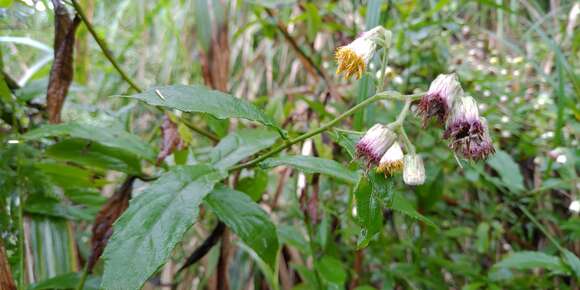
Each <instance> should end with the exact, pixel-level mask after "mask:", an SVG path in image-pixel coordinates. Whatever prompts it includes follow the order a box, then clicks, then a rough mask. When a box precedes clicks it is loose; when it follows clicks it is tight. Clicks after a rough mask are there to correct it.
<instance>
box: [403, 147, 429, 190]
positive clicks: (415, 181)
mask: <svg viewBox="0 0 580 290" xmlns="http://www.w3.org/2000/svg"><path fill="white" fill-rule="evenodd" d="M403 181H404V182H405V184H408V185H421V184H423V183H425V166H424V165H423V158H421V156H419V155H410V154H408V155H405V160H404V167H403Z"/></svg>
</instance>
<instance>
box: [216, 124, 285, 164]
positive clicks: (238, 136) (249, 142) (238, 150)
mask: <svg viewBox="0 0 580 290" xmlns="http://www.w3.org/2000/svg"><path fill="white" fill-rule="evenodd" d="M276 139H278V135H277V134H276V133H274V132H272V131H269V130H265V129H241V130H238V131H236V132H234V133H231V134H229V135H228V136H226V137H225V138H223V139H222V140H221V141H220V142H219V144H218V145H216V146H215V147H214V148H213V149H212V151H211V152H210V160H211V161H210V162H211V163H212V164H213V165H214V166H215V167H217V168H222V169H225V168H227V167H230V166H232V165H234V164H236V163H238V162H240V161H241V160H243V159H245V158H247V157H249V156H252V155H254V154H256V153H257V152H259V151H261V150H263V149H266V148H268V147H270V146H272V145H273V144H274V142H276Z"/></svg>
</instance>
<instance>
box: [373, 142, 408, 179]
mask: <svg viewBox="0 0 580 290" xmlns="http://www.w3.org/2000/svg"><path fill="white" fill-rule="evenodd" d="M403 157H404V155H403V149H401V146H400V145H399V142H395V143H394V144H393V145H392V146H391V148H389V150H387V152H386V153H385V155H383V157H382V158H381V161H380V162H379V166H378V167H377V172H379V173H384V174H385V175H392V174H394V173H396V172H400V171H401V170H403Z"/></svg>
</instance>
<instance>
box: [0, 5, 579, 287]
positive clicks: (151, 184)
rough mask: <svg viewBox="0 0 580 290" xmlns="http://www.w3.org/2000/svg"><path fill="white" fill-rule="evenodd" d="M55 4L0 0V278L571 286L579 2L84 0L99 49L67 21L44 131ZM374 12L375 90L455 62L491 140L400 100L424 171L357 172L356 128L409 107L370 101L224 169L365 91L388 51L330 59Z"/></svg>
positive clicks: (431, 74)
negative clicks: (363, 59) (59, 103)
mask: <svg viewBox="0 0 580 290" xmlns="http://www.w3.org/2000/svg"><path fill="white" fill-rule="evenodd" d="M53 2H54V3H56V2H60V1H53ZM53 2H50V1H19V0H17V1H11V0H8V1H6V0H4V1H0V7H1V8H0V51H1V54H2V55H1V56H2V57H1V60H2V62H1V67H2V71H3V74H2V78H0V109H1V111H0V113H1V117H2V120H1V121H0V144H1V145H0V197H1V198H0V206H1V209H2V210H1V211H0V237H1V239H0V240H1V241H2V244H1V245H0V249H2V251H0V258H2V259H0V278H2V280H0V282H2V283H7V284H0V286H1V287H0V288H2V289H4V288H6V289H11V287H14V286H16V287H18V288H19V289H69V288H75V287H77V286H78V285H79V281H80V280H83V279H84V278H87V280H86V283H85V284H84V289H99V287H102V288H105V289H138V288H139V287H141V286H143V287H145V288H146V289H162V288H169V287H170V286H172V287H176V288H177V289H228V288H229V289H268V288H270V289H316V288H320V289H345V288H347V289H358V290H363V289H365V290H366V289H449V288H452V289H530V288H537V289H578V287H579V284H578V279H579V278H580V260H579V259H578V254H580V219H578V211H577V210H576V211H572V210H569V207H570V208H572V207H571V206H570V204H571V203H572V202H573V201H574V200H577V199H578V188H579V181H578V178H577V169H578V161H577V153H578V128H579V127H578V122H577V121H578V118H579V117H580V113H579V111H578V96H579V95H580V81H579V79H578V68H579V63H578V60H579V59H580V53H579V45H580V34H579V33H578V31H579V30H578V28H577V27H578V25H577V23H578V15H579V14H580V4H579V3H577V2H575V1H564V0H560V1H558V0H553V1H536V0H531V1H527V0H522V1H516V0H497V1H489V0H486V1H465V0H463V1H461V0H441V1H417V0H406V1H399V0H390V1H375V0H370V1H342V0H340V1H315V2H309V1H291V0H290V1H232V2H229V3H224V2H222V1H205V0H194V1H183V0H180V1H177V0H164V1H128V0H124V1H94V0H82V1H80V0H79V1H78V5H79V6H80V7H82V9H83V10H84V12H85V14H86V18H87V19H88V20H89V21H90V22H91V23H93V24H94V29H95V32H96V34H97V35H98V36H99V37H100V38H101V39H102V40H103V41H104V42H103V43H107V44H108V49H105V50H103V49H102V48H101V47H100V46H99V45H98V43H97V42H95V40H94V38H93V37H92V36H91V34H90V33H89V30H88V29H87V26H86V25H84V24H80V25H79V26H78V28H77V29H76V33H74V29H73V34H72V35H73V36H76V39H74V38H73V39H72V42H69V44H71V45H72V44H74V60H72V64H73V68H74V70H73V71H74V78H73V79H72V84H71V86H70V89H68V93H66V92H65V94H64V95H66V101H65V102H64V108H63V109H62V111H60V112H59V114H60V116H61V118H62V123H61V124H58V125H50V126H49V125H47V123H48V120H49V115H50V114H52V113H51V109H50V106H51V105H50V104H48V105H47V103H48V102H47V88H48V87H49V83H50V82H51V77H50V74H51V68H52V69H53V70H54V69H55V68H54V67H55V66H56V64H57V63H58V62H57V61H55V60H59V59H60V60H62V58H60V57H58V52H59V51H60V50H58V46H56V45H53V41H54V38H55V35H57V34H58V31H59V29H58V28H57V29H56V31H57V32H56V33H55V24H54V23H55V13H54V5H55V4H53ZM63 2H64V7H65V8H66V9H67V10H68V11H69V12H70V15H73V14H74V13H73V12H74V11H75V9H74V7H73V2H68V1H63ZM70 19H71V20H70V21H73V20H72V16H71V18H70ZM71 23H74V22H71ZM376 25H383V26H384V27H385V28H387V29H390V30H391V31H392V32H393V45H392V48H391V49H390V50H389V66H388V68H387V70H386V73H387V76H388V78H387V79H388V82H387V84H386V87H385V88H386V89H387V90H394V91H399V92H402V93H413V92H417V91H425V90H426V89H427V88H428V85H429V83H430V81H431V80H433V79H434V78H435V77H436V76H437V75H438V74H440V73H449V72H452V71H455V72H456V73H457V74H458V75H459V77H460V80H461V83H462V85H463V88H464V89H465V91H466V93H467V94H469V95H472V96H474V97H475V98H476V99H477V100H478V102H479V104H480V112H481V114H482V115H484V116H485V117H486V118H487V119H488V121H489V124H490V128H491V134H492V138H493V140H494V143H495V146H496V149H498V151H497V153H496V154H495V156H493V157H492V158H491V159H489V160H487V161H486V162H480V163H469V162H464V161H460V162H458V161H457V160H456V159H455V158H454V157H453V155H452V154H451V153H450V151H449V150H448V149H447V148H446V145H445V143H444V142H442V140H441V131H440V130H438V129H435V128H432V127H427V128H423V127H422V126H421V124H420V120H418V119H417V118H414V117H410V118H408V122H407V132H408V133H409V136H410V137H411V139H412V141H413V142H414V144H415V146H416V147H417V151H418V152H419V153H420V154H422V155H423V157H424V160H425V164H426V167H427V182H426V183H425V184H424V185H422V186H418V187H408V186H405V185H404V184H403V183H402V181H401V178H400V176H395V177H394V178H390V179H387V180H385V179H384V178H383V177H382V176H378V175H375V174H372V173H371V174H370V175H369V177H368V179H367V178H362V179H361V176H363V175H364V174H362V173H363V171H361V170H360V168H363V169H364V166H361V164H359V162H357V161H353V157H354V156H353V152H354V151H353V145H354V143H355V142H356V139H357V138H358V137H359V134H357V132H360V131H364V130H366V129H368V128H369V127H370V126H372V125H373V124H374V123H376V122H385V123H386V122H390V121H392V120H394V119H395V118H396V116H397V113H398V111H399V110H400V107H401V104H400V103H398V102H395V101H381V102H380V103H375V104H374V105H372V106H369V107H367V108H365V109H364V110H363V111H360V112H357V113H356V114H355V115H354V116H352V117H351V118H348V119H346V120H345V121H343V122H341V123H340V125H339V126H338V128H342V129H347V130H346V131H345V130H338V129H337V130H329V131H326V132H325V133H323V134H321V135H316V136H313V137H312V138H310V139H308V140H306V141H304V142H297V144H294V145H293V146H290V148H288V149H287V150H284V151H283V152H282V153H280V154H278V155H277V156H274V157H273V158H270V159H266V160H263V162H261V163H259V164H257V165H258V166H255V167H247V168H244V169H242V170H233V169H232V167H233V168H234V169H235V168H236V167H235V166H236V164H244V162H245V161H249V160H251V159H252V156H254V157H256V156H259V155H260V153H263V152H264V151H265V150H268V149H270V148H273V147H274V148H275V146H283V144H284V142H287V141H286V140H284V139H286V138H289V137H290V138H295V137H296V136H298V135H299V134H300V133H304V132H306V131H308V130H311V129H315V128H317V127H319V126H320V125H321V124H324V123H325V122H328V121H330V120H332V119H333V118H335V117H336V116H338V115H339V114H340V113H343V112H344V111H346V110H347V109H349V108H350V107H352V106H353V105H355V104H357V103H360V102H361V101H363V100H364V99H366V98H367V97H369V96H371V95H373V94H374V91H375V87H376V82H375V75H374V74H375V72H376V71H377V70H378V68H379V65H380V60H379V57H375V59H374V60H373V61H372V63H371V65H370V73H367V74H365V75H364V76H363V78H361V80H344V79H341V78H339V77H336V76H334V75H333V72H334V70H335V69H336V64H335V62H334V59H333V58H334V51H335V49H336V48H337V47H339V46H341V45H345V44H347V43H348V42H350V41H351V40H352V39H353V38H355V37H356V36H357V35H358V34H360V33H361V32H362V31H364V30H365V29H369V28H372V27H374V26H376ZM69 36H70V35H69ZM55 47H57V49H56V50H55ZM103 51H105V52H107V53H108V56H110V57H112V58H113V59H114V60H115V61H116V64H118V66H119V67H120V68H121V69H122V70H123V71H124V72H125V74H126V75H125V76H123V75H122V74H120V73H119V71H118V68H115V66H114V65H113V64H112V63H111V61H110V59H108V58H107V57H106V56H107V55H106V54H104V53H103ZM64 72H66V71H64ZM55 75H56V76H59V79H60V77H62V78H63V79H64V78H65V77H64V74H63V71H60V73H57V74H55ZM52 81H53V82H54V79H52ZM142 88H146V89H145V90H143V89H142ZM209 88H211V89H215V90H219V91H222V92H224V93H221V92H217V91H210V89H209ZM136 99H137V100H142V101H143V102H141V101H136ZM49 102H50V101H49ZM151 105H154V106H151ZM51 120H52V119H51ZM351 130H354V131H351ZM290 140H292V139H290ZM301 141H303V140H301ZM238 166H239V165H238ZM237 169H240V168H237ZM153 179H155V180H153ZM131 197H133V198H131ZM129 199H131V201H129ZM127 206H128V209H127V210H126V211H125V208H127ZM99 212H100V213H99ZM122 213H123V215H122V216H121V218H120V219H119V220H118V222H117V223H116V224H115V230H114V231H112V230H110V225H111V223H112V222H113V221H115V220H117V217H119V216H120V215H121V214H122ZM196 217H197V218H196ZM220 221H221V222H220ZM95 233H97V234H95ZM112 233H114V234H113V235H112V237H111V239H110V240H109V241H108V242H109V243H108V246H106V245H107V239H108V237H109V236H111V234H112ZM206 243H207V244H206ZM216 244H217V246H214V247H205V248H204V245H212V246H213V245H216ZM200 247H201V249H203V250H206V251H209V252H208V253H205V252H204V254H206V255H204V258H203V259H201V260H199V261H196V263H194V264H193V265H190V266H189V267H185V268H182V266H184V264H186V261H187V260H188V258H190V259H191V254H192V253H193V252H197V251H195V250H196V249H197V250H199V249H200ZM101 252H104V254H103V256H102V258H103V259H98V256H99V255H96V254H95V253H101ZM95 255H96V256H95ZM91 261H92V262H94V269H93V271H92V273H90V274H89V275H88V276H86V277H83V273H86V271H83V269H85V267H86V266H85V265H87V262H89V264H91ZM7 266H8V267H7ZM182 269H183V270H182ZM7 271H9V274H10V277H8V278H6V276H5V275H6V272H7ZM10 280H11V281H12V282H6V281H10ZM172 284H173V285H172Z"/></svg>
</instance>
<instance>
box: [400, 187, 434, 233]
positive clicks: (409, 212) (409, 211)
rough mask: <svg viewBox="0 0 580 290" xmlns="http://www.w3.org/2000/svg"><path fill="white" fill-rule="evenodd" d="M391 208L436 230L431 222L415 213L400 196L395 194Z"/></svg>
mask: <svg viewBox="0 0 580 290" xmlns="http://www.w3.org/2000/svg"><path fill="white" fill-rule="evenodd" d="M391 208H392V209H394V210H396V211H398V212H400V213H402V214H405V215H407V216H409V217H412V218H414V219H416V220H420V221H422V222H424V223H425V224H427V225H429V226H432V227H434V228H438V227H437V225H436V224H435V223H433V221H431V220H430V219H428V218H427V217H425V216H423V215H422V214H420V213H419V212H417V210H416V209H415V208H414V207H413V205H412V204H411V203H410V202H409V201H408V200H407V199H406V198H405V197H403V196H402V195H401V194H395V196H394V197H393V204H392V205H391Z"/></svg>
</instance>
